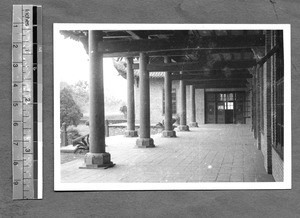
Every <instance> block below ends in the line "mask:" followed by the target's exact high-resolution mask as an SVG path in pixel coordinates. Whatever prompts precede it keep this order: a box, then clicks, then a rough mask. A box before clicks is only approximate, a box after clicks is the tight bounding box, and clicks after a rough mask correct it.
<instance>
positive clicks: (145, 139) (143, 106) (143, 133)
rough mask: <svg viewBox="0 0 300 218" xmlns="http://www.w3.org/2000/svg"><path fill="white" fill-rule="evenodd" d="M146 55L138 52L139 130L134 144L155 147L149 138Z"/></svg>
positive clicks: (148, 95) (148, 88)
mask: <svg viewBox="0 0 300 218" xmlns="http://www.w3.org/2000/svg"><path fill="white" fill-rule="evenodd" d="M147 64H148V57H147V56H146V54H145V53H140V70H139V71H140V72H139V76H140V83H139V86H140V132H139V135H140V137H139V139H137V141H136V145H137V146H138V147H142V148H148V147H155V146H154V142H153V139H152V138H150V87H149V72H148V71H147Z"/></svg>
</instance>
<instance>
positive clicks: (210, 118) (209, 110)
mask: <svg viewBox="0 0 300 218" xmlns="http://www.w3.org/2000/svg"><path fill="white" fill-rule="evenodd" d="M215 108H216V104H215V102H206V123H216V112H215Z"/></svg>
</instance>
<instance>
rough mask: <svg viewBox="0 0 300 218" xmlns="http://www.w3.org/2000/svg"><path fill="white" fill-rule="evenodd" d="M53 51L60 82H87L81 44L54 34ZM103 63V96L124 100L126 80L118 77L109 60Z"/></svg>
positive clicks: (87, 74)
mask: <svg viewBox="0 0 300 218" xmlns="http://www.w3.org/2000/svg"><path fill="white" fill-rule="evenodd" d="M54 49H55V51H54V52H55V57H54V64H55V75H59V76H60V81H61V82H67V83H68V84H74V83H76V82H77V81H79V80H85V81H88V82H89V57H88V55H87V53H86V52H85V50H84V48H83V45H82V44H81V42H77V41H75V40H72V39H65V38H64V36H63V35H61V34H59V33H56V34H55V48H54ZM103 63H104V66H103V77H104V94H105V95H106V96H111V97H114V98H116V99H121V100H126V90H127V89H126V80H125V79H124V78H123V77H121V76H119V75H118V74H119V73H118V71H117V70H116V69H115V67H114V66H113V62H112V59H111V58H104V60H103Z"/></svg>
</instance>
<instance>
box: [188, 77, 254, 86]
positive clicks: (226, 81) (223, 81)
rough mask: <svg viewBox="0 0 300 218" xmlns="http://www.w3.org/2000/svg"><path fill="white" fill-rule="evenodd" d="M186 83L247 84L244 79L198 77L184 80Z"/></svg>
mask: <svg viewBox="0 0 300 218" xmlns="http://www.w3.org/2000/svg"><path fill="white" fill-rule="evenodd" d="M184 81H185V83H186V85H195V84H203V83H205V84H226V85H240V84H242V85H245V84H247V83H248V82H247V80H246V79H241V78H236V79H235V80H232V79H199V80H184Z"/></svg>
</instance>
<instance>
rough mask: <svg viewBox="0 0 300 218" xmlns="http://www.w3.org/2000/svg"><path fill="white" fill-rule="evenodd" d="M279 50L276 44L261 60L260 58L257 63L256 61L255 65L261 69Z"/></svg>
mask: <svg viewBox="0 0 300 218" xmlns="http://www.w3.org/2000/svg"><path fill="white" fill-rule="evenodd" d="M279 48H280V47H279V45H278V44H277V45H276V46H275V47H273V48H272V49H271V50H270V51H269V52H268V53H267V54H266V55H265V56H264V57H263V58H261V59H260V60H259V61H257V64H258V65H259V66H260V67H261V66H262V65H263V64H264V63H265V62H266V61H267V60H268V59H269V58H270V57H272V56H273V55H274V54H275V53H276V52H277V51H278V50H279Z"/></svg>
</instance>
